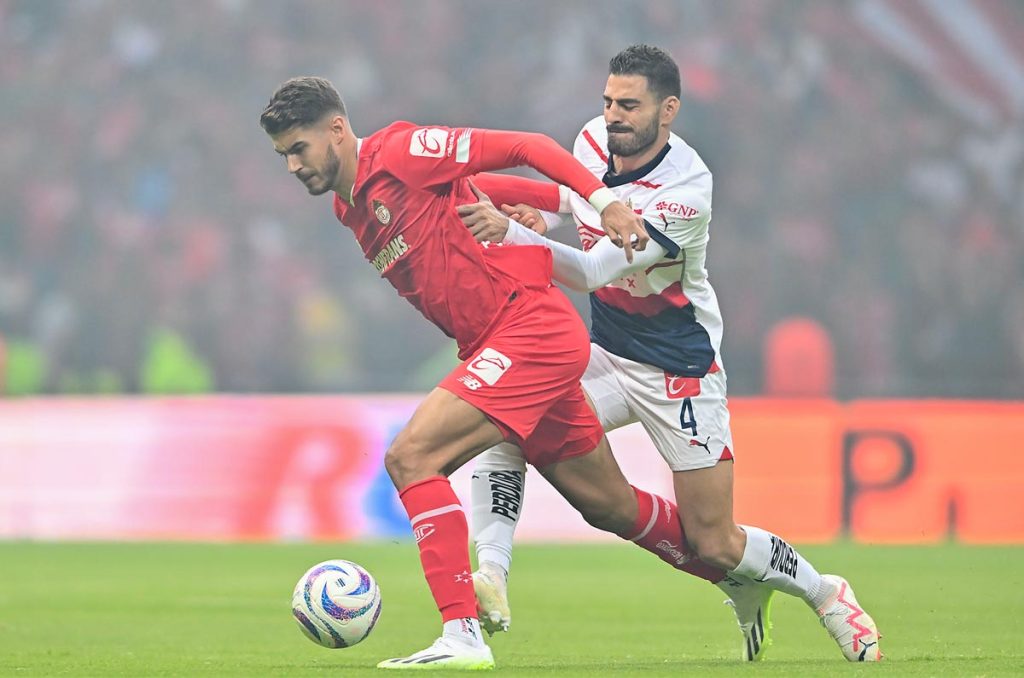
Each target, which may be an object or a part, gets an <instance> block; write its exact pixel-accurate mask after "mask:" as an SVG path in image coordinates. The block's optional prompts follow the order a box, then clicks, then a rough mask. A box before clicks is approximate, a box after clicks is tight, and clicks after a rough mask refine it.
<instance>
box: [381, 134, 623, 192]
mask: <svg viewBox="0 0 1024 678" xmlns="http://www.w3.org/2000/svg"><path fill="white" fill-rule="evenodd" d="M384 152H385V154H386V156H385V157H386V158H387V162H388V165H389V170H390V171H391V172H392V173H393V174H394V175H395V176H396V177H398V178H399V179H401V180H402V181H405V182H406V183H408V184H410V185H413V186H417V187H420V188H425V189H431V190H439V189H443V188H444V187H445V186H446V185H447V184H450V183H452V182H453V181H455V180H457V179H459V178H461V177H468V176H472V175H474V174H478V173H480V172H488V171H492V170H499V169H508V168H511V167H521V166H524V165H525V166H529V167H532V168H533V169H535V170H537V171H538V172H540V173H541V174H543V175H544V176H546V177H548V178H549V179H551V180H552V181H554V182H556V183H558V184H564V185H566V186H568V187H570V188H571V189H572V190H574V191H576V192H577V193H579V194H580V195H582V196H583V197H585V198H587V199H588V200H591V201H592V202H600V203H601V204H602V205H603V204H607V198H606V197H605V194H606V193H607V191H606V190H603V189H605V186H604V184H603V183H601V181H600V180H599V179H598V178H597V177H595V176H594V175H593V174H591V173H590V172H589V171H588V170H587V168H586V167H584V166H583V165H581V164H580V163H579V161H577V160H576V159H575V158H574V157H573V156H572V154H571V153H569V152H568V151H567V150H565V149H564V148H562V147H561V146H559V145H558V144H557V143H555V141H554V140H552V139H551V138H549V137H547V136H544V135H543V134H535V133H531V132H505V131H500V130H486V129H477V128H470V127H465V128H458V129H452V128H447V127H412V128H408V129H404V130H402V131H400V132H398V133H396V134H394V135H392V136H390V137H388V140H387V142H386V146H385V149H384ZM595 194H597V195H595Z"/></svg>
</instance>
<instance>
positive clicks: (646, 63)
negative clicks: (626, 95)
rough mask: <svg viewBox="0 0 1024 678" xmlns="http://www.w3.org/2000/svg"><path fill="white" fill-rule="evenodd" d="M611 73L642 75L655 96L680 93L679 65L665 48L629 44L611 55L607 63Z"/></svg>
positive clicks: (677, 94)
mask: <svg viewBox="0 0 1024 678" xmlns="http://www.w3.org/2000/svg"><path fill="white" fill-rule="evenodd" d="M608 72H609V73H611V74H612V75H642V76H644V77H645V78H647V87H648V88H650V90H651V91H652V92H654V94H655V95H656V96H657V98H658V101H663V100H664V99H665V97H670V96H675V97H678V96H680V94H681V93H682V88H681V87H680V85H679V66H677V65H676V62H675V60H674V59H673V58H672V55H670V54H669V53H668V52H666V51H665V50H663V49H661V48H659V47H654V46H653V45H631V46H629V47H627V48H626V49H624V50H622V51H621V52H619V53H618V54H616V55H615V56H613V57H612V60H611V61H610V62H609V63H608Z"/></svg>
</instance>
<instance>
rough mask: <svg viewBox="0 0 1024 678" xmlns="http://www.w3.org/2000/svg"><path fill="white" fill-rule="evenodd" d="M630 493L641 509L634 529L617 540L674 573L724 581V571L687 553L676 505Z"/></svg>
mask: <svg viewBox="0 0 1024 678" xmlns="http://www.w3.org/2000/svg"><path fill="white" fill-rule="evenodd" d="M633 491H634V492H636V499H637V502H639V504H640V510H639V512H638V513H637V517H636V524H635V525H633V529H632V530H630V533H629V534H620V535H619V536H620V537H622V538H623V539H628V540H629V541H631V542H633V543H635V544H636V545H638V546H640V547H641V548H644V549H646V550H648V551H650V552H651V553H653V554H654V555H656V556H658V557H659V558H661V559H662V560H664V561H665V562H666V563H668V564H669V565H671V566H672V567H674V568H676V569H677V570H682V571H684V572H689V573H690V574H692V575H693V576H695V577H700V578H701V579H706V580H708V581H709V582H711V583H713V584H717V583H718V582H719V581H721V580H722V579H723V578H725V570H722V569H719V568H717V567H712V566H711V565H708V564H707V563H705V562H704V561H702V560H701V559H700V558H698V557H697V555H696V554H695V553H693V551H691V550H690V547H689V545H687V543H686V535H685V534H684V533H683V525H682V523H681V522H680V521H679V510H678V509H677V508H676V505H675V504H673V503H672V502H670V501H669V500H668V499H665V498H664V497H659V496H658V495H656V494H651V493H649V492H644V491H643V490H640V489H637V488H635V487H634V488H633Z"/></svg>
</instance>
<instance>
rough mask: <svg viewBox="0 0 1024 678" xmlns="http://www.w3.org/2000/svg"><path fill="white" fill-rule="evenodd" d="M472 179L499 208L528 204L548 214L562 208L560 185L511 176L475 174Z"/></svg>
mask: <svg viewBox="0 0 1024 678" xmlns="http://www.w3.org/2000/svg"><path fill="white" fill-rule="evenodd" d="M470 179H471V180H472V181H473V183H474V184H476V187H477V188H479V189H480V190H481V191H483V192H484V193H486V194H487V196H488V197H489V198H490V199H491V202H493V203H494V204H495V205H497V206H498V207H501V206H502V205H505V204H508V205H515V204H517V203H521V202H522V203H526V204H527V205H530V206H531V207H536V208H537V209H539V210H544V211H546V212H557V211H558V208H559V207H560V206H561V205H560V203H561V196H559V194H558V184H553V183H551V182H550V181H536V180H534V179H525V178H523V177H516V176H512V175H511V174H492V173H484V174H474V175H473V176H472V177H470Z"/></svg>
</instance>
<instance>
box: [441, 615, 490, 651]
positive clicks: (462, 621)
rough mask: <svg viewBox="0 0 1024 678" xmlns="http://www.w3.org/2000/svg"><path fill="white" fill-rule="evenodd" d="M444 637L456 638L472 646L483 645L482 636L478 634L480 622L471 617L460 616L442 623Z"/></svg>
mask: <svg viewBox="0 0 1024 678" xmlns="http://www.w3.org/2000/svg"><path fill="white" fill-rule="evenodd" d="M442 635H443V636H444V637H445V638H450V639H452V640H457V641H459V642H460V643H463V644H465V645H470V646H472V647H484V645H485V643H484V638H483V636H482V635H480V622H479V621H477V620H476V619H474V618H473V617H461V618H459V619H452V620H451V621H446V622H445V623H444V632H443V633H442Z"/></svg>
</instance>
